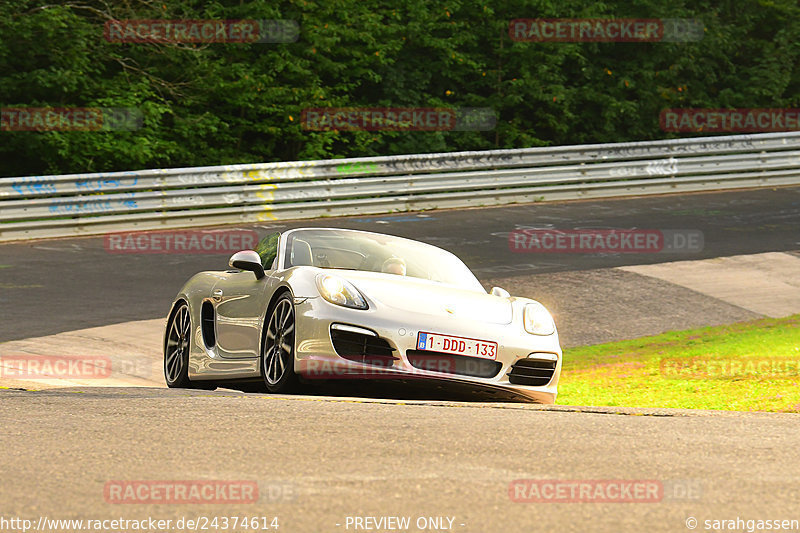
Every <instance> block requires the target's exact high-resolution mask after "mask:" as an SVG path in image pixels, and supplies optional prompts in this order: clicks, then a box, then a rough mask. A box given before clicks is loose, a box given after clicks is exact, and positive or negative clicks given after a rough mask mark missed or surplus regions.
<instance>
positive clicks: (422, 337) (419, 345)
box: [417, 333, 428, 350]
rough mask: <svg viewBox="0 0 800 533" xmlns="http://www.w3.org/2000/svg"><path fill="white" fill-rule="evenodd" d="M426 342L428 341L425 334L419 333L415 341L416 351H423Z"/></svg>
mask: <svg viewBox="0 0 800 533" xmlns="http://www.w3.org/2000/svg"><path fill="white" fill-rule="evenodd" d="M427 341H428V335H427V333H420V334H419V339H418V340H417V350H424V349H425V344H426V343H427Z"/></svg>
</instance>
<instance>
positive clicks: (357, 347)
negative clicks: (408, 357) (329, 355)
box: [331, 324, 397, 368]
mask: <svg viewBox="0 0 800 533" xmlns="http://www.w3.org/2000/svg"><path fill="white" fill-rule="evenodd" d="M331 341H332V342H333V349H334V350H336V354H337V355H338V356H339V357H341V358H343V359H348V360H350V361H356V362H358V363H363V364H365V365H374V366H381V367H383V368H389V367H391V366H392V365H394V361H395V360H396V359H397V357H395V356H394V355H393V352H394V349H393V348H392V347H391V346H390V345H389V343H388V342H386V341H385V340H384V339H382V338H380V337H378V336H377V335H376V334H375V333H373V332H372V331H370V330H367V329H362V328H356V327H353V326H345V325H339V324H334V325H333V326H332V327H331Z"/></svg>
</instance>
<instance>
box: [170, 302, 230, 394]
mask: <svg viewBox="0 0 800 533" xmlns="http://www.w3.org/2000/svg"><path fill="white" fill-rule="evenodd" d="M191 335H192V317H191V315H190V314H189V306H188V305H187V304H186V303H185V302H184V303H181V304H180V305H179V306H178V308H177V309H175V312H174V313H172V318H171V319H170V321H169V323H168V324H167V341H166V343H165V344H164V379H165V380H166V381H167V387H169V388H171V389H205V390H214V389H216V388H217V384H216V383H214V382H211V381H200V382H197V381H194V382H193V381H191V380H189V346H190V344H189V341H190V339H191Z"/></svg>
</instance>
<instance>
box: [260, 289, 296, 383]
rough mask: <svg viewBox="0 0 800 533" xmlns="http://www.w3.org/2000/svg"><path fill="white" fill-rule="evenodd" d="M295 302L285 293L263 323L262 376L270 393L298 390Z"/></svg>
mask: <svg viewBox="0 0 800 533" xmlns="http://www.w3.org/2000/svg"><path fill="white" fill-rule="evenodd" d="M294 341H295V319H294V302H293V301H292V296H291V294H290V293H288V292H285V293H283V294H282V295H281V296H280V298H278V301H277V302H275V305H274V306H273V308H272V310H271V311H270V313H269V316H268V317H267V319H266V321H265V322H264V334H263V335H262V337H261V361H260V365H259V366H260V368H261V377H262V378H263V380H264V386H265V387H266V388H267V391H269V392H274V393H288V392H292V391H294V390H296V389H297V386H298V383H299V380H298V379H297V374H295V373H294V346H295V342H294Z"/></svg>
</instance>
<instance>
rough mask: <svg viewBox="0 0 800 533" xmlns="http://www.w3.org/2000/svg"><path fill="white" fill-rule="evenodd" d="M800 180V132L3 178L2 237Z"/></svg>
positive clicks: (767, 184) (0, 189) (0, 204)
mask: <svg viewBox="0 0 800 533" xmlns="http://www.w3.org/2000/svg"><path fill="white" fill-rule="evenodd" d="M796 184H800V132H790V133H765V134H757V135H733V136H724V137H698V138H692V139H672V140H666V141H648V142H631V143H618V144H594V145H582V146H556V147H543V148H526V149H519V150H492V151H484V152H454V153H442V154H418V155H403V156H388V157H369V158H355V159H336V160H328V161H298V162H288V163H261V164H252V165H235V166H220V167H202V168H179V169H162V170H142V171H136V172H111V173H98V174H72V175H64V176H29V177H22V178H0V241H12V240H21V239H35V238H49V237H66V236H75V235H92V234H100V233H106V232H111V231H131V230H151V229H167V228H186V227H196V226H213V225H222V224H241V223H248V222H259V221H271V220H289V219H301V218H315V217H324V216H342V215H358V214H379V213H392V212H400V211H412V210H423V209H436V208H452V207H476V206H492V205H503V204H511V203H522V202H536V201H548V200H570V199H581V198H600V197H611V196H630V195H646V194H662V193H670V192H690V191H708V190H721V189H736V188H745V187H770V186H779V185H796Z"/></svg>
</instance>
